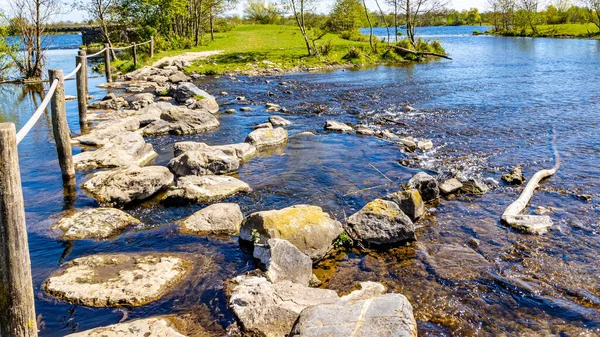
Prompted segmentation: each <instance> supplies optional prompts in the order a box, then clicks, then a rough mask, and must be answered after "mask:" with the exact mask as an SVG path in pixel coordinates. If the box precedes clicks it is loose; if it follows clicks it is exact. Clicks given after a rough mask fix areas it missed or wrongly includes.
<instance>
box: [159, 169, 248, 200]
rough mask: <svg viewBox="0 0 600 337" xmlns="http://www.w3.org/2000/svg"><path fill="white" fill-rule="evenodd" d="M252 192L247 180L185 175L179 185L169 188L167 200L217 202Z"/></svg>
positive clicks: (178, 181)
mask: <svg viewBox="0 0 600 337" xmlns="http://www.w3.org/2000/svg"><path fill="white" fill-rule="evenodd" d="M241 192H245V193H250V192H252V189H251V188H250V185H248V184H246V183H245V182H243V181H241V180H239V179H236V178H234V177H230V176H214V175H206V176H185V177H180V178H178V179H177V185H176V186H174V187H172V188H171V189H169V191H167V195H166V197H165V198H166V201H167V202H177V201H186V202H194V203H203V202H215V201H218V200H223V199H225V198H228V197H230V196H232V195H235V194H237V193H241Z"/></svg>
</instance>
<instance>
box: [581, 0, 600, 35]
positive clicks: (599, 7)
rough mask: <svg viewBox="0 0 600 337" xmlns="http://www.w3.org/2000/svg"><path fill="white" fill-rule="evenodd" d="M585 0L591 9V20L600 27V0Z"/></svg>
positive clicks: (585, 4)
mask: <svg viewBox="0 0 600 337" xmlns="http://www.w3.org/2000/svg"><path fill="white" fill-rule="evenodd" d="M583 2H584V6H585V7H586V8H587V9H588V10H589V16H588V18H589V21H590V22H591V23H593V24H595V25H596V26H597V27H598V28H599V29H600V0H583Z"/></svg>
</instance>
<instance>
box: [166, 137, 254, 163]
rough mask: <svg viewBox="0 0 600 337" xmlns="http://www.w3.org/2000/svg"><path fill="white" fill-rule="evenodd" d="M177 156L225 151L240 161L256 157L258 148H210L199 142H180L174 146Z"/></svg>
mask: <svg viewBox="0 0 600 337" xmlns="http://www.w3.org/2000/svg"><path fill="white" fill-rule="evenodd" d="M173 151H174V152H175V156H180V155H181V154H183V153H184V152H188V151H223V152H224V153H225V154H227V155H231V156H236V157H238V159H239V160H243V161H245V160H248V159H250V158H252V157H253V156H254V155H256V152H257V150H256V147H255V146H254V145H252V144H248V143H237V144H227V145H215V146H210V145H207V144H205V143H199V142H179V143H175V145H174V146H173Z"/></svg>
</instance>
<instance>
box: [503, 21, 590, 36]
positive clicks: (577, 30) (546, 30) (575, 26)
mask: <svg viewBox="0 0 600 337" xmlns="http://www.w3.org/2000/svg"><path fill="white" fill-rule="evenodd" d="M536 29H537V35H535V36H536V37H578V38H595V39H600V30H599V29H598V26H596V25H595V24H593V23H587V24H585V23H566V24H559V25H538V26H537V27H536ZM498 34H499V35H507V36H532V30H531V28H527V29H525V34H523V32H522V31H516V30H515V31H508V32H499V33H498Z"/></svg>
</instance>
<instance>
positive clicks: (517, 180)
mask: <svg viewBox="0 0 600 337" xmlns="http://www.w3.org/2000/svg"><path fill="white" fill-rule="evenodd" d="M502 180H504V181H506V182H507V183H508V184H511V185H523V183H525V180H526V179H525V176H524V175H523V172H522V171H521V167H519V166H517V167H515V168H513V169H512V170H510V173H509V174H505V175H503V176H502Z"/></svg>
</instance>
